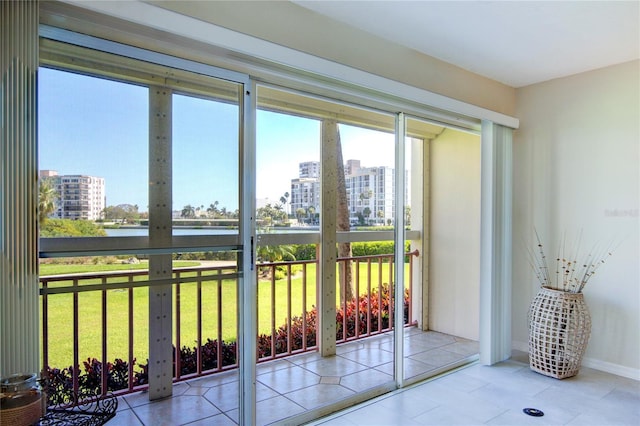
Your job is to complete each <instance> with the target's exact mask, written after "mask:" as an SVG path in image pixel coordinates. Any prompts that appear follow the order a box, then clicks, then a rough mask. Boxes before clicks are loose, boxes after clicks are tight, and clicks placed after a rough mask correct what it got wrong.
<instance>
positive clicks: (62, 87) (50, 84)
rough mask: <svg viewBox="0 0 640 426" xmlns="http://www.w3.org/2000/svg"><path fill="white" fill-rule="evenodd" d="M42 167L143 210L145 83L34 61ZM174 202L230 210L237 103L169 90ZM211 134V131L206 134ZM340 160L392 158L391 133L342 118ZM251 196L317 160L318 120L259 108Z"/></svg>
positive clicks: (277, 191) (110, 202)
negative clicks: (79, 178) (90, 179)
mask: <svg viewBox="0 0 640 426" xmlns="http://www.w3.org/2000/svg"><path fill="white" fill-rule="evenodd" d="M38 101H39V123H38V131H39V141H40V143H39V169H41V170H56V171H57V172H58V173H59V174H64V175H89V176H95V177H102V178H104V179H105V192H106V205H107V206H115V205H120V204H131V205H138V207H139V210H140V211H141V212H144V211H147V210H148V186H149V185H148V163H149V161H148V159H149V153H148V143H149V142H148V141H149V136H148V114H149V112H148V89H147V88H145V87H143V86H137V85H133V84H128V83H122V82H116V81H111V80H106V79H102V78H96V77H89V76H84V75H79V74H74V73H70V72H64V71H58V70H52V69H47V68H41V69H40V71H39V98H38ZM173 108H174V113H173V123H174V124H173V139H174V141H173V168H174V177H173V206H172V209H173V210H180V209H182V208H183V207H184V206H185V205H192V206H194V207H199V206H205V208H206V207H208V206H209V205H210V204H213V203H214V202H215V201H218V202H219V207H226V208H227V210H231V211H233V210H235V209H237V208H238V206H239V201H238V174H239V170H238V167H239V165H238V157H239V153H238V152H239V147H238V143H237V141H238V110H237V106H235V105H233V104H229V103H223V102H216V101H211V100H207V99H203V98H198V97H193V96H187V95H184V94H175V95H174V96H173ZM212 135H214V136H212ZM340 136H341V141H342V147H343V159H344V161H345V162H346V161H347V160H350V159H359V160H360V161H361V163H362V165H363V166H367V167H374V166H387V167H393V165H394V164H393V158H394V141H395V138H394V135H393V134H392V133H384V132H380V131H375V130H369V129H364V128H357V127H354V126H348V125H344V124H340ZM256 157H257V170H256V177H257V178H256V198H257V199H259V200H261V199H269V200H273V201H274V202H279V200H280V197H281V196H282V195H283V194H284V193H285V192H290V188H291V179H293V178H295V177H297V175H298V164H299V163H301V162H305V161H319V160H320V121H318V120H314V119H310V118H303V117H298V116H292V115H285V114H281V113H276V112H270V111H264V110H258V113H257V118H256Z"/></svg>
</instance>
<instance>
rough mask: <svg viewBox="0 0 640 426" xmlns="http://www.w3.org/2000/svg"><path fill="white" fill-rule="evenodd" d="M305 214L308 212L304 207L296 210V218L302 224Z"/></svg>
mask: <svg viewBox="0 0 640 426" xmlns="http://www.w3.org/2000/svg"><path fill="white" fill-rule="evenodd" d="M305 213H306V211H305V209H303V208H302V207H298V208H297V209H296V217H297V218H298V222H300V220H302V217H303V216H304V214H305Z"/></svg>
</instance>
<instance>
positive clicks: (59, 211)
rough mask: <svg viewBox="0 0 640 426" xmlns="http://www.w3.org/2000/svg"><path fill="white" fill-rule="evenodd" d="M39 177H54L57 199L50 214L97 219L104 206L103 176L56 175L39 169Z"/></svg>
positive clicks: (57, 216)
mask: <svg viewBox="0 0 640 426" xmlns="http://www.w3.org/2000/svg"><path fill="white" fill-rule="evenodd" d="M40 177H41V178H51V179H54V184H55V188H56V191H57V192H58V200H57V201H56V209H55V210H54V212H53V214H52V216H53V217H55V218H59V219H84V220H97V219H100V218H101V217H102V212H103V210H104V209H105V207H106V198H105V185H104V178H101V177H95V176H87V175H58V173H57V172H56V171H55V170H41V171H40Z"/></svg>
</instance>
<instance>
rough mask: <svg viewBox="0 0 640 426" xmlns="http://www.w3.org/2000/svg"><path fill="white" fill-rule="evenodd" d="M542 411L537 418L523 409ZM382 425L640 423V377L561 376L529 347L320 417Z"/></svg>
mask: <svg viewBox="0 0 640 426" xmlns="http://www.w3.org/2000/svg"><path fill="white" fill-rule="evenodd" d="M529 407H531V408H537V409H539V410H541V411H542V412H543V413H544V416H543V417H530V416H528V415H526V414H524V413H523V411H522V410H523V409H524V408H529ZM312 425H314V426H318V425H322V426H334V425H335V426H338V425H340V426H353V425H362V426H365V425H366V426H375V425H540V426H542V425H599V426H604V425H636V426H637V425H640V382H639V381H637V380H632V379H627V378H624V377H620V376H615V375H613V374H608V373H604V372H601V371H597V370H592V369H590V368H582V369H581V370H580V373H579V374H578V375H577V376H575V377H572V378H569V379H564V380H556V379H553V378H550V377H546V376H543V375H540V374H538V373H534V372H533V371H531V370H530V369H529V364H528V360H527V355H526V353H525V354H523V353H521V352H520V353H518V354H517V355H516V356H514V357H513V358H512V359H511V360H508V361H505V362H502V363H499V364H497V365H495V366H492V367H486V366H481V365H479V364H474V365H471V366H468V367H463V368H461V369H459V370H457V371H455V372H453V373H451V374H446V375H443V376H440V377H438V378H436V379H432V380H429V381H425V382H422V383H419V384H416V385H414V386H411V387H409V388H407V389H401V390H398V391H395V392H392V393H390V394H387V395H383V396H381V397H378V398H376V399H374V400H372V401H368V402H365V403H362V404H360V405H358V406H355V407H352V408H349V409H347V410H343V411H342V412H339V413H336V414H334V415H332V416H329V417H326V418H324V419H320V420H318V421H316V422H313V423H312Z"/></svg>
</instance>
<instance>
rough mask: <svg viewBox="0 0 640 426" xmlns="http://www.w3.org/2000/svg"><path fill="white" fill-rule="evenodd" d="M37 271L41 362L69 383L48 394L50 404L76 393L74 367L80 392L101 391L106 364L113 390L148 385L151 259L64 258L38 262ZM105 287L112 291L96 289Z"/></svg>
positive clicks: (119, 257)
mask: <svg viewBox="0 0 640 426" xmlns="http://www.w3.org/2000/svg"><path fill="white" fill-rule="evenodd" d="M39 268H40V277H39V280H40V289H41V293H42V296H41V298H40V299H41V309H40V320H41V324H42V327H41V338H42V342H43V344H42V351H43V352H42V357H43V358H42V363H43V366H44V368H45V370H47V371H48V372H50V373H52V374H55V373H56V372H57V374H58V376H57V379H62V378H65V379H68V380H63V382H62V383H58V384H59V385H61V386H60V387H59V388H56V390H55V392H53V393H51V394H50V395H49V398H50V401H54V400H56V399H57V398H61V397H62V396H63V394H64V392H67V391H71V390H72V389H73V387H72V385H73V371H72V369H71V368H69V367H70V366H73V365H77V366H78V377H77V380H78V386H79V389H80V391H81V392H95V391H96V390H99V389H101V376H100V371H102V366H103V365H106V366H107V369H108V374H109V380H108V390H109V391H116V390H121V389H128V388H129V386H132V387H134V388H135V387H138V386H143V385H146V384H147V383H148V377H147V376H146V365H147V363H148V361H147V359H148V356H149V355H148V354H149V350H148V348H149V345H148V328H149V318H148V311H149V309H148V306H149V305H148V288H147V287H146V286H145V285H144V284H142V283H143V282H144V281H147V280H148V279H149V267H148V260H147V258H146V257H144V256H136V255H118V256H85V257H61V258H52V259H40V267H39ZM102 284H107V285H109V286H110V288H109V290H105V291H103V290H101V289H100V288H95V287H96V286H98V285H102ZM91 286H94V288H93V289H89V288H90V287H91ZM51 291H53V293H51V294H50V293H49V292H51ZM74 312H75V313H77V318H78V321H77V323H74ZM103 330H105V331H106V334H104V333H103ZM74 342H77V343H78V357H77V359H74ZM105 349H106V352H104V350H105ZM129 366H131V372H132V373H133V374H132V375H130V374H129V373H130V371H129Z"/></svg>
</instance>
